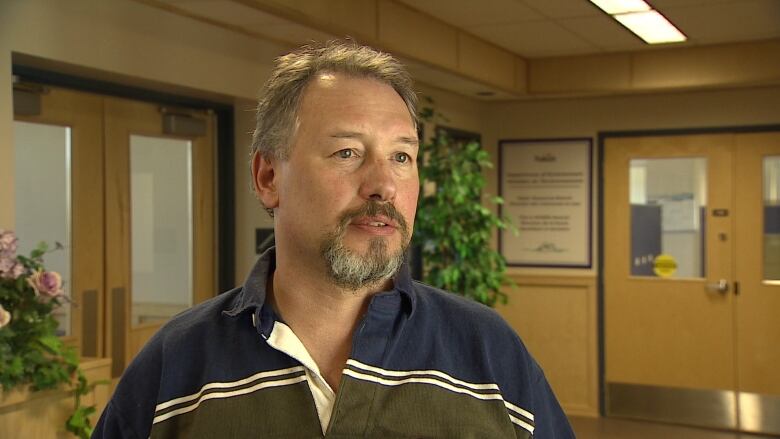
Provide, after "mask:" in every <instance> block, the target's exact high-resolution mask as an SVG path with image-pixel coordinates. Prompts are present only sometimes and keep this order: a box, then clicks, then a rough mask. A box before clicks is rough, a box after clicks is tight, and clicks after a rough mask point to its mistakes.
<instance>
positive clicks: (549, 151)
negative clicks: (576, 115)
mask: <svg viewBox="0 0 780 439" xmlns="http://www.w3.org/2000/svg"><path fill="white" fill-rule="evenodd" d="M591 145H592V144H591V139H554V140H503V141H501V142H499V174H500V180H499V192H500V195H501V196H502V197H503V198H504V204H503V206H502V207H501V214H502V216H505V217H508V218H509V219H510V220H511V221H512V223H513V224H514V225H515V226H516V227H517V229H518V231H519V234H518V235H517V236H516V235H514V234H512V233H508V232H507V231H503V232H499V250H500V251H501V254H502V255H503V256H504V257H505V258H506V260H507V264H508V265H513V266H539V267H590V266H591V223H590V221H591V219H590V218H591V149H592V146H591Z"/></svg>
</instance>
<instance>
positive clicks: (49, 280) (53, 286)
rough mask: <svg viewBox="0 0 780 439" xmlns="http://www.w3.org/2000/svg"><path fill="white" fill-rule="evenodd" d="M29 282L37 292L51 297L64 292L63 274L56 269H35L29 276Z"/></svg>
mask: <svg viewBox="0 0 780 439" xmlns="http://www.w3.org/2000/svg"><path fill="white" fill-rule="evenodd" d="M27 283H28V284H30V286H31V287H32V288H33V290H35V294H40V295H43V296H45V297H49V298H52V297H57V296H60V295H62V294H63V291H62V276H60V274H59V273H57V272H56V271H41V270H38V271H35V272H33V274H31V275H30V277H29V278H27Z"/></svg>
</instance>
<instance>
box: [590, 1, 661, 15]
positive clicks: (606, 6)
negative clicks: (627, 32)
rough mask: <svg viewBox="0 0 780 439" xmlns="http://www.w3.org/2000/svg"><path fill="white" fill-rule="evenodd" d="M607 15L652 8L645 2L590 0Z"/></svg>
mask: <svg viewBox="0 0 780 439" xmlns="http://www.w3.org/2000/svg"><path fill="white" fill-rule="evenodd" d="M590 2H591V3H593V4H594V5H596V6H598V7H599V8H601V9H602V10H603V11H604V12H606V13H607V14H625V13H627V12H641V11H649V10H651V9H652V8H651V7H650V5H648V4H647V3H645V0H590Z"/></svg>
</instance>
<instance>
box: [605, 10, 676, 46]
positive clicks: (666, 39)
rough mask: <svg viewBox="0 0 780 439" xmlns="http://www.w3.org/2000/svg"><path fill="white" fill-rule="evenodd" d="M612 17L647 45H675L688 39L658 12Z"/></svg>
mask: <svg viewBox="0 0 780 439" xmlns="http://www.w3.org/2000/svg"><path fill="white" fill-rule="evenodd" d="M613 17H614V18H615V20H617V21H619V22H620V23H621V24H622V25H623V26H625V27H627V28H628V29H630V30H631V32H633V33H635V34H637V35H638V36H639V38H641V39H643V40H645V42H646V43H648V44H659V43H676V42H680V41H685V40H687V39H688V38H687V37H686V36H685V35H683V33H682V32H680V31H679V30H678V29H677V28H676V27H674V25H673V24H672V23H670V22H669V20H667V19H666V17H664V16H663V15H661V14H659V13H658V11H646V12H634V13H629V14H617V15H613Z"/></svg>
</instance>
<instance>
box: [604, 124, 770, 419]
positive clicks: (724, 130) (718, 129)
mask: <svg viewBox="0 0 780 439" xmlns="http://www.w3.org/2000/svg"><path fill="white" fill-rule="evenodd" d="M770 131H775V132H777V131H780V124H765V125H742V126H713V127H697V128H659V129H644V130H619V131H598V132H597V133H596V137H597V150H598V153H597V154H598V159H597V164H596V175H597V178H598V187H597V193H598V204H597V207H596V209H597V212H598V221H597V234H598V244H597V246H598V250H597V252H596V253H597V254H596V259H597V261H598V273H597V281H596V282H597V284H596V315H597V323H596V327H597V332H598V333H597V340H598V397H599V400H598V404H599V415H600V416H604V417H606V415H607V413H606V387H605V372H606V358H605V346H604V345H605V341H604V211H605V210H604V209H605V206H604V144H605V142H606V141H607V140H608V139H610V138H626V137H652V136H685V135H696V134H744V133H761V132H770Z"/></svg>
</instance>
